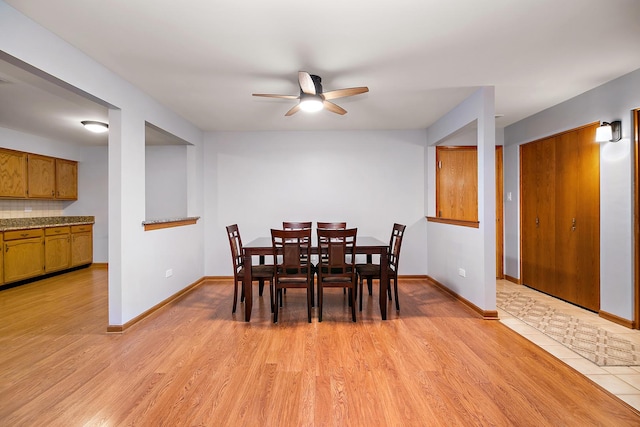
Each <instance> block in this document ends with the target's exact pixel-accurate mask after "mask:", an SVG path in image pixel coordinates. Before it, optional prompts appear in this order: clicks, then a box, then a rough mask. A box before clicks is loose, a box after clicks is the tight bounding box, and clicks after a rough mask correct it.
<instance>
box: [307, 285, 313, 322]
mask: <svg viewBox="0 0 640 427" xmlns="http://www.w3.org/2000/svg"><path fill="white" fill-rule="evenodd" d="M312 295H313V291H312V290H311V284H309V287H307V320H308V321H309V323H311V296H312Z"/></svg>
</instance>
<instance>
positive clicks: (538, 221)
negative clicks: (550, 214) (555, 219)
mask: <svg viewBox="0 0 640 427" xmlns="http://www.w3.org/2000/svg"><path fill="white" fill-rule="evenodd" d="M538 227H540V219H539V218H538V217H536V228H538Z"/></svg>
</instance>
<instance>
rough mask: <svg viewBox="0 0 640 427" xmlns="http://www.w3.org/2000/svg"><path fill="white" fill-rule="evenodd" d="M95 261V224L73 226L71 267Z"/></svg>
mask: <svg viewBox="0 0 640 427" xmlns="http://www.w3.org/2000/svg"><path fill="white" fill-rule="evenodd" d="M92 262H93V226H92V225H90V224H88V225H73V226H71V267H76V266H79V265H85V264H91V263H92Z"/></svg>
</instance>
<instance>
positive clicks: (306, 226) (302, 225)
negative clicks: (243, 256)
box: [280, 221, 315, 307]
mask: <svg viewBox="0 0 640 427" xmlns="http://www.w3.org/2000/svg"><path fill="white" fill-rule="evenodd" d="M312 226H313V222H312V221H282V229H283V230H311V228H312ZM309 239H311V237H309ZM309 244H311V243H309ZM301 256H302V257H303V258H304V257H306V253H305V254H303V255H301ZM302 261H303V262H308V259H303V260H302ZM311 268H312V269H313V268H315V266H314V265H313V264H312V265H311ZM314 275H315V272H314V271H312V272H311V307H315V298H314V295H315V294H314V292H315V291H314V286H313V281H314ZM284 293H285V295H286V293H287V290H286V289H285V290H284ZM280 303H281V304H280V307H282V301H280Z"/></svg>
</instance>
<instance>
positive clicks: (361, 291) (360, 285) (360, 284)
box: [358, 276, 364, 311]
mask: <svg viewBox="0 0 640 427" xmlns="http://www.w3.org/2000/svg"><path fill="white" fill-rule="evenodd" d="M362 282H363V280H362V276H360V280H359V282H358V285H359V287H360V311H362V294H364V292H363V290H362Z"/></svg>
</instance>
